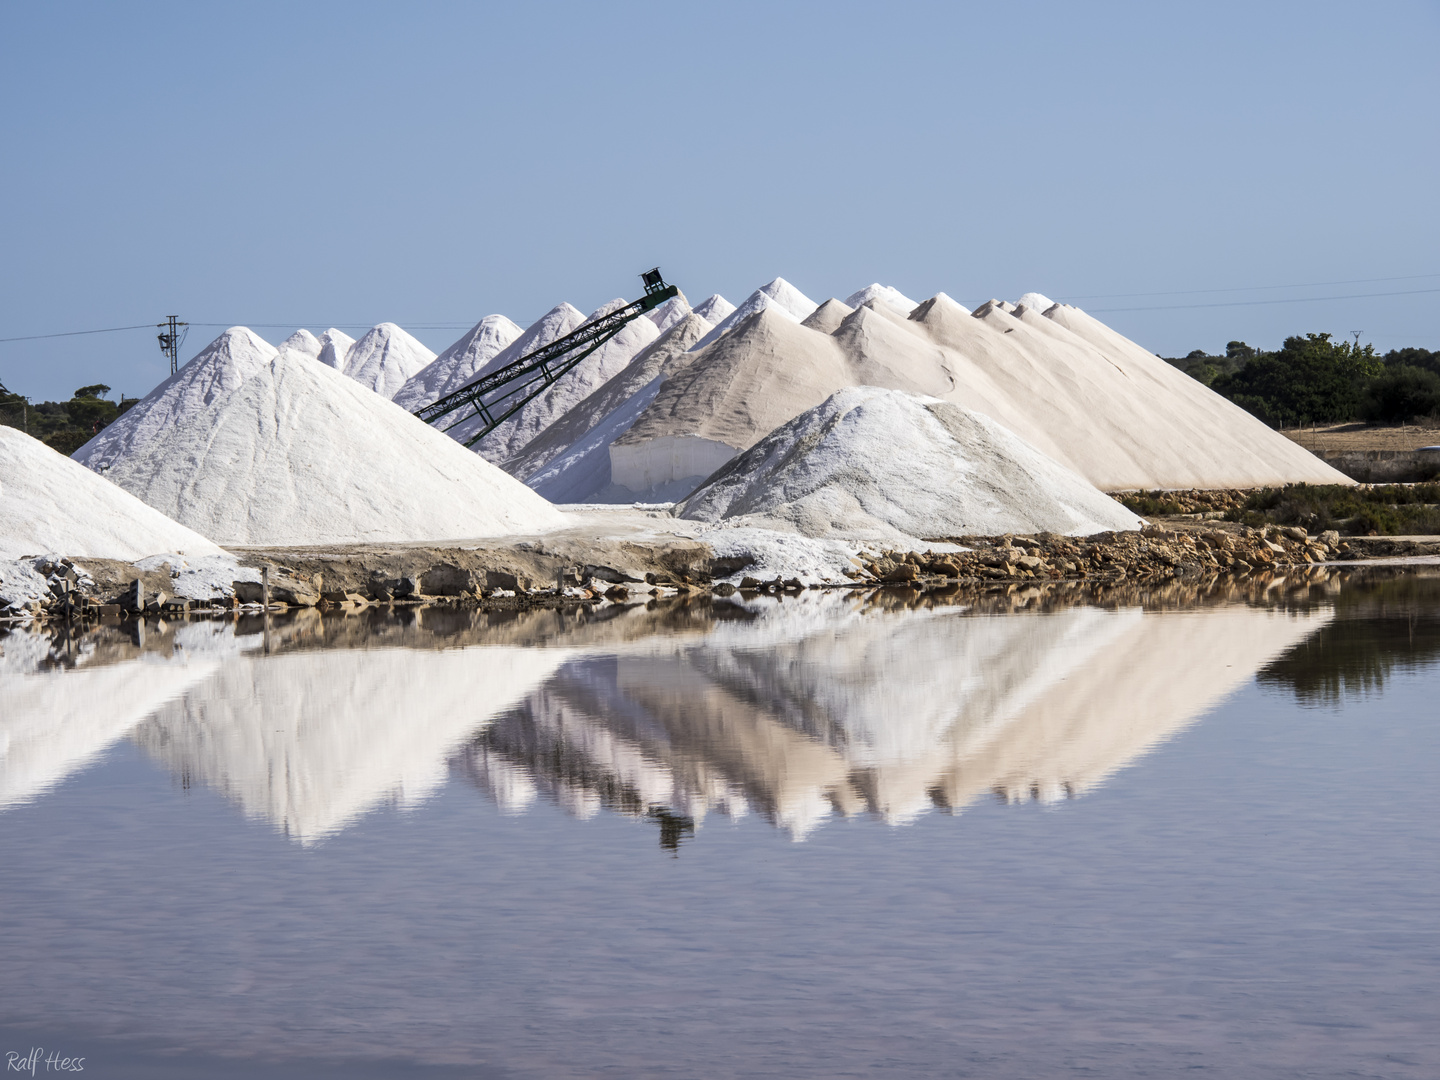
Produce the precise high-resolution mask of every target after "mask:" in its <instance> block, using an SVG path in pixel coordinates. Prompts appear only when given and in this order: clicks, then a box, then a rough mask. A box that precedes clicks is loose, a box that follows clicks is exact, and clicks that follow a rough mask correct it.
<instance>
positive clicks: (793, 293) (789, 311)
mask: <svg viewBox="0 0 1440 1080" xmlns="http://www.w3.org/2000/svg"><path fill="white" fill-rule="evenodd" d="M818 306H819V305H817V304H816V303H815V301H814V300H811V299H810V298H809V297H808V296H806V295H805V294H804V293H802V292H801V291H800V290H799V289H797V288H795V286H794V285H791V284H790V283H789V282H788V281H786V280H785V279H784V278H778V277H777V278H775V279H774V280H772V281H768V282H766V283H765V284H764V285H761V286H760V288H758V289H756V290H755V291H754V292H753V293H751V294H750V295H749V296H747V297H746V298H745V300H744V302H743V303H742V304H741V305H740V306H739V307H738V308H736V309H735V310H734V311H732V312H731V313H730V314H729V315H727V316H725V317H724V318H723V319H721V320H720V321H719V322H718V323H716V324H715V329H714V330H711V331H710V333H708V334H706V335H705V336H704V337H703V338H701V339H700V340H699V342H697V343H696V345H695V348H696V349H697V350H698V349H703V348H704V347H705V346H706V345H709V344H710V343H711V342H714V341H718V340H719V339H720V338H721V337H723V336H724V335H726V334H728V333H729V332H730V331H731V330H733V329H734V328H735V327H737V326H739V325H740V324H741V323H743V322H744V321H745V320H746V319H748V318H750V317H751V316H752V315H757V314H759V313H760V312H761V311H764V310H766V309H772V310H774V311H776V312H778V313H779V314H780V315H782V316H783V317H785V318H788V319H790V320H791V321H792V322H797V323H798V322H800V321H801V320H803V319H807V318H809V317H810V315H811V313H813V312H814V310H815V308H816V307H818Z"/></svg>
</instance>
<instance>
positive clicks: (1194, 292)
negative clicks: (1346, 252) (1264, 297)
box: [1070, 274, 1440, 300]
mask: <svg viewBox="0 0 1440 1080" xmlns="http://www.w3.org/2000/svg"><path fill="white" fill-rule="evenodd" d="M1436 277H1440V274H1409V275H1406V276H1405V277H1377V278H1351V279H1350V280H1348V281H1310V282H1305V283H1302V284H1299V285H1237V286H1235V287H1234V288H1230V289H1172V290H1170V291H1169V292H1134V293H1089V294H1085V293H1079V294H1071V297H1070V298H1071V299H1072V300H1123V299H1127V298H1129V297H1136V296H1201V295H1204V294H1206V293H1223V292H1267V291H1270V290H1272V289H1323V288H1327V287H1329V286H1331V285H1373V284H1374V283H1376V282H1379V281H1419V280H1421V279H1422V278H1436Z"/></svg>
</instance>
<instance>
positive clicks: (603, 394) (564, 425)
mask: <svg viewBox="0 0 1440 1080" xmlns="http://www.w3.org/2000/svg"><path fill="white" fill-rule="evenodd" d="M709 330H710V324H709V323H708V322H706V321H705V320H704V319H702V318H701V317H700V316H699V315H696V314H695V313H694V312H691V313H690V314H689V315H687V316H686V317H685V318H684V319H682V320H681V321H680V322H678V323H676V324H675V325H674V326H673V327H671V328H670V329H669V330H667V331H666V332H665V333H664V334H662V335H660V337H659V338H657V339H656V340H655V341H654V342H653V343H652V344H650V345H648V346H646V347H645V348H644V349H643V350H642V351H641V352H640V353H639V355H637V356H636V357H635V359H634V360H632V361H631V362H630V363H629V364H628V365H627V366H626V367H625V369H624V370H623V371H621V372H620V373H619V374H618V375H616V376H615V377H614V378H612V379H611V380H610V381H609V382H607V383H605V385H604V386H602V387H600V388H599V389H598V390H596V391H595V392H594V393H593V394H591V395H590V396H589V397H587V398H586V399H585V400H584V401H582V402H580V403H579V404H578V405H576V406H575V407H574V408H572V409H571V410H570V411H569V412H567V413H566V414H565V415H564V416H563V417H561V418H560V419H559V420H557V421H556V422H555V423H554V424H552V425H550V427H548V428H546V429H545V430H544V431H543V432H541V433H540V435H539V436H538V437H537V438H536V439H535V440H534V441H532V442H531V443H530V444H529V445H528V446H526V447H525V448H524V449H523V450H522V451H521V452H520V453H519V454H517V455H516V456H515V457H514V458H512V459H511V460H510V461H507V462H506V463H505V471H506V472H508V473H510V475H512V476H516V477H519V478H521V479H523V480H524V481H525V482H526V483H527V484H529V485H530V487H531V488H533V489H534V490H535V491H537V492H538V493H539V494H541V495H543V496H544V497H545V498H547V499H549V500H550V501H551V502H556V503H570V502H636V501H669V500H667V499H661V498H655V497H653V494H652V493H650V492H642V491H632V490H631V489H629V488H621V487H619V486H618V485H616V484H614V483H613V482H612V481H613V477H612V476H611V473H610V444H611V443H612V442H614V441H615V440H616V439H617V438H618V437H619V436H620V435H622V434H624V433H625V432H626V431H627V430H628V429H629V427H630V425H631V424H633V423H634V422H635V418H636V417H638V416H639V415H640V413H641V412H643V411H644V410H645V408H646V407H647V406H648V405H649V404H650V402H651V401H653V400H654V399H655V395H656V394H658V393H659V392H660V387H661V385H662V384H663V383H664V382H665V380H666V379H668V378H670V377H671V376H672V375H674V374H675V373H676V372H679V371H683V370H684V369H685V368H686V367H688V366H689V365H690V363H691V362H692V361H693V360H694V359H695V356H696V354H695V353H693V352H691V351H690V347H691V346H692V345H694V344H695V342H696V341H698V340H700V338H701V337H703V336H704V335H705V334H706V333H708V332H709ZM687 493H688V492H687Z"/></svg>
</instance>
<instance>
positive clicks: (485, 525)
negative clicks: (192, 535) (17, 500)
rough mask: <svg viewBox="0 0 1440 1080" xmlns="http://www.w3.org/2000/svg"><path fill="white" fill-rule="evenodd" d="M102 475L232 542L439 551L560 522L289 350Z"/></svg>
mask: <svg viewBox="0 0 1440 1080" xmlns="http://www.w3.org/2000/svg"><path fill="white" fill-rule="evenodd" d="M107 475H108V477H109V478H110V479H111V480H113V481H114V482H115V483H116V484H119V485H120V486H121V487H123V488H125V489H126V490H127V491H130V492H131V493H133V494H134V495H136V496H137V497H139V498H141V499H144V500H145V501H146V502H148V503H149V504H150V505H151V506H154V507H156V508H158V509H161V510H163V511H165V512H168V513H170V514H171V515H173V516H174V517H175V518H176V519H177V520H180V521H183V522H185V523H186V524H188V525H190V526H192V527H195V528H198V529H200V530H202V531H204V532H206V533H208V534H210V535H214V536H216V537H219V538H220V539H221V542H223V543H228V544H276V545H282V544H283V545H290V544H295V545H303V544H325V543H361V542H400V541H429V542H440V541H446V540H463V539H467V538H472V537H481V536H504V535H512V534H515V533H533V532H543V531H546V530H548V529H552V528H557V527H562V526H563V525H565V524H566V523H567V519H566V518H565V517H564V515H562V514H560V513H559V512H558V511H557V510H555V509H554V508H553V507H552V506H551V505H550V504H549V503H547V502H545V500H543V499H541V498H540V497H539V496H538V495H536V494H535V493H534V492H532V491H530V490H529V489H528V488H526V487H525V486H524V485H523V484H520V483H519V482H518V481H515V480H513V479H511V478H510V477H508V476H506V475H505V474H504V473H502V472H500V470H498V469H496V468H494V467H493V466H491V465H489V464H487V463H486V462H484V461H482V460H481V459H480V458H478V457H476V456H475V455H474V454H472V453H470V452H469V451H468V450H466V449H465V448H464V447H462V446H459V445H458V444H456V443H455V442H454V441H452V440H451V439H448V438H446V437H445V436H444V435H443V434H441V433H440V432H438V431H436V430H434V429H433V428H431V427H429V426H428V425H426V424H424V423H422V422H421V421H419V420H417V419H416V418H415V417H413V416H411V415H410V414H409V413H407V412H405V410H404V409H401V408H400V407H399V406H397V405H395V404H394V403H392V402H389V401H386V400H385V399H384V398H382V397H381V396H380V395H378V394H375V393H372V392H371V391H369V390H367V389H365V388H364V387H362V386H360V385H359V384H358V383H356V382H354V381H353V380H351V379H349V378H347V377H345V376H343V375H341V374H340V373H339V372H337V371H334V370H333V369H330V368H328V367H326V366H325V365H322V364H316V363H314V362H312V361H307V360H306V359H305V358H304V357H301V356H297V355H296V354H293V353H289V352H286V353H281V354H279V355H277V356H275V357H274V358H273V359H272V360H271V361H270V363H269V364H268V365H267V366H265V367H264V368H263V369H262V370H261V371H260V372H258V373H257V374H255V375H253V376H252V377H251V378H249V379H247V380H246V381H244V382H242V383H241V384H240V385H239V386H237V387H235V389H233V390H231V391H230V392H229V393H227V394H224V395H222V396H220V397H218V398H216V399H215V400H214V401H212V402H210V403H208V404H205V405H204V406H203V407H200V408H197V409H195V410H192V411H191V412H188V413H187V414H185V415H184V416H183V417H181V418H179V420H178V421H177V422H176V423H175V425H174V426H172V427H171V428H169V429H168V430H167V431H165V432H163V433H161V434H160V435H159V436H157V437H156V438H154V439H152V440H151V441H150V442H149V443H148V444H146V445H145V446H144V447H142V448H141V449H140V450H139V451H138V452H136V453H133V454H130V455H127V456H125V457H123V458H121V459H120V460H117V461H115V462H114V463H113V464H112V465H111V466H110V470H109V472H108V474H107ZM186 550H187V552H188V550H189V549H188V548H187V549H186ZM149 553H150V552H143V553H142V554H149Z"/></svg>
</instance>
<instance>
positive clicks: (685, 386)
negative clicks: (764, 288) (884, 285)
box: [610, 305, 856, 491]
mask: <svg viewBox="0 0 1440 1080" xmlns="http://www.w3.org/2000/svg"><path fill="white" fill-rule="evenodd" d="M710 336H711V335H706V337H710ZM700 340H701V342H702V343H703V342H704V341H705V338H701V339H700ZM693 351H695V352H697V353H698V355H697V356H696V357H695V360H694V362H693V363H692V364H691V365H690V366H689V367H688V368H686V369H685V370H684V371H681V372H679V373H677V374H676V375H675V376H674V377H672V378H671V379H669V380H668V381H666V382H665V383H664V384H663V385H662V386H661V387H660V392H659V393H658V394H657V395H656V397H655V400H654V401H653V402H652V403H651V404H650V406H649V407H648V408H647V409H646V410H645V411H644V412H643V413H642V414H641V415H640V418H639V419H638V420H636V421H635V424H634V425H633V426H632V427H631V428H630V430H628V431H627V432H625V434H624V435H622V436H620V438H618V439H617V440H615V442H614V443H613V444H612V445H611V447H610V472H611V476H612V478H613V479H614V482H615V483H617V484H619V485H621V486H622V487H627V488H630V489H631V490H633V491H645V490H648V489H653V488H660V487H664V486H667V485H670V484H672V483H674V482H676V481H680V480H686V479H689V480H690V481H691V482H692V483H698V482H699V481H700V480H701V479H703V478H704V477H706V476H709V475H710V474H711V473H712V472H714V471H715V470H716V469H718V468H719V467H720V466H721V465H723V464H724V463H725V462H727V461H729V460H730V458H732V457H734V456H735V454H736V453H737V452H739V451H740V450H743V449H746V448H747V447H749V446H752V445H754V443H755V442H756V440H757V439H759V438H760V437H761V436H762V435H764V434H765V433H767V432H770V431H773V430H774V429H775V428H776V427H778V426H779V425H780V424H783V423H785V422H786V421H787V420H791V419H793V418H794V417H795V416H796V415H797V414H799V413H801V412H803V411H804V410H805V409H808V408H810V407H812V406H814V405H817V404H819V403H820V402H822V401H824V400H825V399H826V398H827V397H829V396H830V395H831V394H833V393H834V392H835V391H836V390H839V389H842V388H843V387H846V386H852V385H854V384H855V382H856V380H855V377H854V374H853V373H852V372H851V371H850V368H849V365H848V364H847V363H846V359H845V355H844V353H842V352H841V350H840V348H839V346H837V345H836V343H835V340H834V339H833V338H831V337H830V336H829V335H828V334H821V333H817V332H816V331H814V330H809V329H807V328H805V327H803V326H801V325H800V324H799V323H798V322H796V321H795V319H794V317H793V316H791V315H789V314H788V313H781V311H780V310H779V308H778V307H777V306H773V305H762V307H761V309H760V310H759V311H758V312H756V313H755V314H753V315H751V316H750V318H748V319H746V320H745V321H744V322H743V323H741V324H740V325H739V326H738V327H736V328H735V330H733V331H732V332H731V333H729V334H726V335H725V336H724V337H722V338H720V339H719V340H718V341H715V342H714V343H713V344H711V345H710V346H708V347H703V346H697V347H696V348H695V349H694V350H693Z"/></svg>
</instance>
